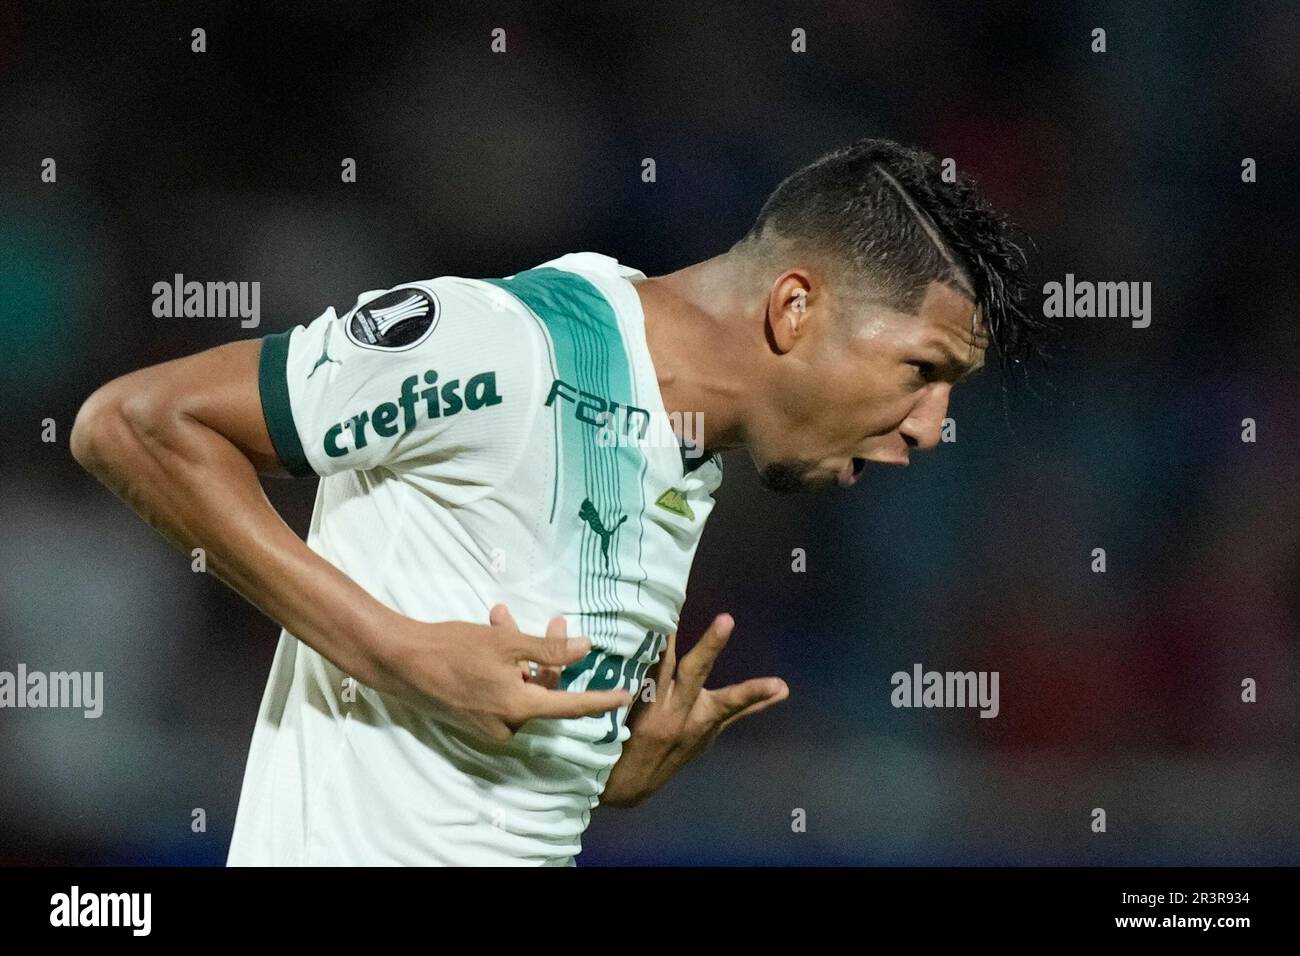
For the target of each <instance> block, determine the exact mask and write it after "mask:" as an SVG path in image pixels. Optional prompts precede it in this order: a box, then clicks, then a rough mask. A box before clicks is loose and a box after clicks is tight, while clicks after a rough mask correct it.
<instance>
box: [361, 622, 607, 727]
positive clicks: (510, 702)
mask: <svg viewBox="0 0 1300 956" xmlns="http://www.w3.org/2000/svg"><path fill="white" fill-rule="evenodd" d="M403 621H404V622H405V623H404V625H403V627H402V631H403V633H402V634H400V635H399V636H398V637H397V639H396V640H395V641H394V644H393V648H394V649H393V650H392V652H391V653H390V655H389V667H388V668H387V669H388V671H389V673H390V674H391V675H392V678H393V683H394V684H396V685H397V686H396V687H393V688H379V689H381V690H388V691H389V692H390V693H395V694H396V696H399V697H401V698H402V699H404V700H408V701H413V702H423V703H425V704H427V703H428V702H429V701H433V702H434V703H435V704H436V705H438V706H437V709H438V710H440V711H445V712H446V716H448V717H450V718H451V719H453V720H454V721H455V722H456V723H457V724H459V725H461V726H464V727H466V728H467V729H470V730H472V731H474V732H477V733H479V734H481V735H483V736H486V737H489V738H490V739H492V740H499V741H506V740H509V739H510V738H511V737H512V736H513V735H514V733H515V731H517V730H518V729H519V728H520V727H521V726H522V725H523V724H524V723H525V722H526V721H529V720H532V719H533V718H535V717H586V716H589V715H599V714H603V713H606V712H608V711H611V710H614V709H616V708H618V707H625V706H627V704H629V703H630V702H631V700H632V696H631V694H629V693H628V692H627V691H625V690H604V691H583V692H582V693H569V692H568V691H562V690H555V689H552V688H548V687H547V686H545V683H543V682H540V681H534V680H530V679H529V668H527V667H526V666H522V669H521V664H522V665H526V663H527V662H528V661H532V662H534V663H536V664H537V665H538V670H539V673H541V672H542V669H543V668H545V669H547V670H546V673H552V672H553V673H554V674H555V675H557V681H556V682H557V683H558V674H559V672H560V671H562V670H563V669H564V668H565V667H566V666H567V665H569V664H573V663H575V662H577V661H580V660H582V658H583V657H585V656H586V655H587V652H588V651H590V650H591V641H589V640H587V638H585V637H566V636H565V630H564V619H563V618H557V619H556V620H552V621H551V623H550V625H549V626H548V627H547V636H546V637H544V638H543V637H531V636H529V635H526V634H523V633H521V632H520V630H519V628H518V627H517V626H516V625H515V621H514V618H512V617H511V616H510V611H509V610H508V609H507V608H506V606H505V605H504V604H498V605H497V606H496V607H494V608H492V611H491V613H490V614H489V616H488V626H487V627H484V626H482V625H480V624H469V623H465V622H460V621H453V622H449V623H444V624H426V623H423V622H420V621H414V620H410V619H403Z"/></svg>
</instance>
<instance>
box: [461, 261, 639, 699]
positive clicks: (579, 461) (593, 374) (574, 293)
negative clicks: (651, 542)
mask: <svg viewBox="0 0 1300 956" xmlns="http://www.w3.org/2000/svg"><path fill="white" fill-rule="evenodd" d="M485 281H487V282H490V283H492V284H493V285H495V286H497V287H499V288H501V289H504V290H505V291H507V292H509V293H510V294H511V295H513V296H514V297H515V298H517V299H519V301H521V302H522V303H524V305H526V306H528V308H529V309H530V310H531V311H532V312H533V314H534V315H536V316H537V317H538V318H539V319H540V320H541V322H542V324H543V325H544V326H545V327H546V331H547V333H548V336H547V337H548V338H549V340H550V342H551V345H552V348H553V349H554V355H555V365H556V375H557V376H558V378H559V379H560V381H562V382H565V383H567V384H568V385H570V386H573V387H576V388H578V389H581V390H582V391H585V392H590V393H591V394H592V395H597V396H601V397H603V398H608V399H612V400H614V401H617V402H619V403H620V404H627V403H631V402H632V401H633V400H634V399H635V393H634V391H633V385H632V375H631V370H630V365H629V358H628V354H627V351H626V348H625V343H624V341H623V332H622V329H621V328H620V327H619V324H618V317H617V316H616V315H615V314H614V310H613V308H612V307H611V306H610V304H609V302H608V300H606V298H605V297H604V296H603V295H602V294H601V293H600V290H598V289H597V288H596V287H595V286H594V285H592V284H591V283H590V282H589V281H587V280H586V279H584V278H583V277H582V276H580V275H577V274H575V273H572V272H565V271H564V270H561V269H551V268H542V269H530V270H528V271H527V272H521V273H519V274H518V275H516V276H514V277H512V278H509V279H488V280H485ZM552 408H553V411H554V413H555V415H556V419H555V421H556V426H555V427H556V432H557V435H558V442H557V448H556V462H555V476H556V483H557V484H556V488H555V490H554V495H553V499H554V502H555V503H556V504H554V505H553V507H552V522H559V525H558V527H559V528H560V529H562V532H563V533H572V534H576V535H581V544H580V546H579V548H578V554H579V562H578V568H577V569H576V571H577V575H578V603H579V608H580V612H581V615H582V618H583V621H582V626H583V630H582V634H583V635H584V636H586V637H589V638H591V642H592V648H593V654H596V653H598V652H599V651H601V650H607V649H609V648H610V647H612V646H613V642H614V638H615V635H616V634H617V618H618V616H619V615H620V614H621V613H622V611H623V610H624V609H625V608H626V604H625V602H624V600H623V597H622V595H621V594H620V593H619V592H620V587H619V585H620V583H621V584H623V586H624V587H625V588H628V589H630V591H631V593H633V594H635V593H636V591H637V589H638V588H639V586H640V580H643V579H644V576H645V573H644V568H642V569H641V578H640V579H636V578H629V579H627V580H626V581H625V580H624V579H623V578H622V555H623V553H624V548H623V547H622V546H621V538H622V534H621V532H620V531H619V530H618V529H619V526H620V525H622V524H623V523H624V522H625V521H626V520H631V519H635V520H636V521H637V523H638V524H641V523H642V521H643V514H644V511H645V494H644V489H643V486H642V474H643V472H644V467H645V456H644V454H643V453H642V451H641V449H639V448H637V447H633V446H631V445H629V444H627V443H623V442H619V443H615V444H608V443H607V444H602V443H601V442H600V441H599V440H598V436H599V435H600V429H599V428H598V427H594V426H592V425H591V424H589V423H584V422H582V421H579V420H578V419H577V418H576V416H575V414H574V409H575V406H574V405H572V404H569V403H566V402H564V401H561V400H556V401H555V402H554V404H553V406H552ZM588 502H589V503H590V506H589V507H588V506H587V503H588ZM630 527H631V526H630V525H629V530H630ZM602 545H604V547H602ZM637 551H638V549H637V548H631V547H629V548H628V549H627V552H626V553H628V554H629V555H632V556H634V557H633V561H634V562H636V561H637V559H636V557H635V556H636V555H637ZM584 664H585V662H584V663H580V664H578V665H574V667H573V668H571V669H570V672H571V673H570V674H569V676H570V679H572V677H573V676H576V675H577V674H579V673H581V672H582V670H584V669H586V668H585V666H584Z"/></svg>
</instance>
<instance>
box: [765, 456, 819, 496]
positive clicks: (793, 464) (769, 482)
mask: <svg viewBox="0 0 1300 956" xmlns="http://www.w3.org/2000/svg"><path fill="white" fill-rule="evenodd" d="M758 476H759V480H760V481H761V482H762V484H763V487H764V488H767V489H768V490H769V491H775V492H777V493H778V494H782V495H802V494H808V493H809V492H813V491H823V490H825V489H827V488H833V487H835V485H836V484H838V474H837V472H836V471H834V470H832V469H827V468H826V467H824V466H822V465H820V464H818V463H817V462H810V461H800V460H785V461H770V462H768V463H767V464H765V465H760V466H759V469H758Z"/></svg>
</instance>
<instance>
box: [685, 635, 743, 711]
mask: <svg viewBox="0 0 1300 956" xmlns="http://www.w3.org/2000/svg"><path fill="white" fill-rule="evenodd" d="M735 626H736V622H735V621H734V620H733V619H732V617H731V615H730V614H719V615H718V616H717V617H715V618H714V619H713V623H712V624H710V625H709V629H708V630H707V631H705V632H704V636H703V637H701V638H700V639H699V641H698V642H697V643H696V645H695V646H694V647H692V648H691V651H690V653H689V654H687V655H686V656H685V657H683V658H682V662H681V664H680V665H679V666H678V668H677V686H676V687H674V688H673V696H674V697H675V698H677V706H684V707H689V706H690V705H691V704H693V703H695V698H696V697H698V696H699V693H700V688H701V687H703V686H704V682H705V680H707V679H708V676H709V672H710V671H711V670H713V665H714V664H715V663H716V662H717V660H718V655H719V654H721V653H722V649H723V648H724V647H726V646H727V639H728V638H729V637H731V631H732V629H733V628H734V627H735Z"/></svg>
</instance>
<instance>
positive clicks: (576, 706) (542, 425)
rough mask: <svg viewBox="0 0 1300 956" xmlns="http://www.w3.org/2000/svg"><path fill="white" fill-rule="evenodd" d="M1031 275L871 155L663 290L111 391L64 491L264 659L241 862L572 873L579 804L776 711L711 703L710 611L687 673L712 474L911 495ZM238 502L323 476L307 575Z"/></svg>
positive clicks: (375, 335) (967, 196) (517, 311)
mask: <svg viewBox="0 0 1300 956" xmlns="http://www.w3.org/2000/svg"><path fill="white" fill-rule="evenodd" d="M1024 267H1025V263H1024V257H1023V255H1022V253H1021V250H1020V248H1019V247H1018V246H1017V245H1016V244H1015V243H1014V242H1013V240H1012V233H1011V232H1010V231H1009V227H1008V226H1007V225H1006V224H1005V222H1004V221H1003V220H1002V219H1001V218H999V217H998V216H997V215H995V214H994V213H993V212H992V211H991V210H990V208H989V207H988V205H987V203H986V202H985V201H984V200H983V199H981V198H980V197H979V196H978V194H977V193H976V191H975V190H974V187H973V186H972V185H971V184H970V183H969V182H968V181H966V180H965V179H960V180H959V181H957V182H952V183H950V182H946V181H945V180H944V178H943V176H942V175H941V168H940V166H939V164H938V163H937V161H936V160H935V159H934V158H933V157H931V156H928V155H925V154H923V153H920V152H916V151H913V150H910V149H906V148H903V147H901V146H898V145H897V144H894V143H891V142H888V141H882V140H864V141H861V142H858V143H856V144H854V145H852V146H850V147H847V148H844V149H841V150H838V151H836V152H833V153H831V154H829V155H827V156H825V157H823V158H821V159H819V160H817V161H816V162H814V163H812V164H811V165H809V166H807V167H805V168H803V169H801V170H799V171H798V172H796V173H794V174H793V175H792V176H790V177H789V178H788V179H787V180H786V181H785V182H783V183H782V184H781V185H780V186H779V187H778V188H777V189H776V191H775V192H773V194H772V195H771V197H770V198H769V199H768V201H767V203H766V204H765V205H764V207H763V209H762V211H761V212H760V214H759V216H758V218H757V220H756V221H755V223H754V225H753V227H752V228H751V230H750V231H749V233H748V234H747V235H746V236H745V237H744V238H743V239H741V240H740V241H739V242H738V243H736V244H735V245H734V246H732V247H731V249H730V250H728V251H727V252H725V253H723V254H721V255H719V256H716V257H715V258H712V259H709V260H707V261H705V262H701V263H698V264H696V265H692V266H689V267H687V268H684V269H682V270H680V271H678V272H674V273H672V274H670V275H666V276H662V277H657V278H647V277H646V276H645V275H644V274H642V273H641V272H639V271H637V270H635V269H632V268H628V267H626V266H623V265H620V264H619V263H617V262H616V261H615V260H613V259H610V258H608V257H606V256H602V255H597V254H593V253H577V254H571V255H566V256H563V257H561V258H559V259H555V260H554V261H551V262H547V263H545V264H543V265H540V266H537V267H536V268H532V269H528V270H527V271H524V272H520V273H519V274H517V275H514V276H510V277H508V278H505V279H491V280H478V279H464V278H455V277H449V276H448V277H442V278H436V279H430V280H421V281H416V282H408V283H403V284H401V285H398V286H396V287H394V288H393V289H391V290H388V291H377V292H366V293H363V294H362V295H361V296H360V297H359V299H358V301H357V303H356V305H355V306H354V307H353V308H352V309H351V310H350V311H348V312H347V313H346V314H344V315H341V316H340V315H336V314H335V312H334V310H333V309H328V310H326V311H325V313H324V314H323V315H321V316H320V317H319V318H317V319H315V320H314V321H312V322H311V323H309V324H308V325H306V326H299V327H296V328H294V329H292V330H291V331H288V332H283V333H280V334H277V335H270V336H267V337H266V338H264V339H261V340H252V341H240V342H234V343H231V344H228V345H224V346H221V347H218V348H214V349H211V350H208V351H205V352H201V353H199V354H196V355H192V356H189V357H187V358H182V359H178V360H176V361H172V362H167V363H164V364H162V365H159V366H156V367H153V368H147V369H144V370H142V371H138V372H135V373H132V374H130V375H126V376H124V377H122V378H119V379H117V380H115V381H112V382H110V383H108V384H107V385H105V386H103V387H102V388H100V389H99V390H98V391H97V392H95V393H94V395H92V396H91V397H90V398H89V399H88V400H87V402H86V403H85V405H84V407H83V408H82V409H81V412H80V413H79V415H78V417H77V421H76V425H75V427H74V430H73V435H72V449H73V454H74V455H75V456H76V458H77V460H78V461H79V462H81V463H82V464H83V465H84V466H85V467H86V468H88V469H89V470H90V471H91V472H92V473H94V474H95V475H96V476H97V477H99V478H100V480H102V481H103V482H104V483H105V484H107V485H108V486H109V487H110V488H111V489H113V491H115V492H116V493H117V494H118V495H120V496H121V497H122V498H123V499H125V500H126V502H127V503H128V504H130V505H131V507H133V508H134V509H135V510H136V511H137V512H139V513H140V515H141V516H142V517H143V518H144V519H145V520H147V521H148V522H150V523H151V524H152V525H153V526H154V527H156V528H157V529H159V530H160V531H161V532H162V533H163V534H165V535H166V536H167V537H169V538H170V539H171V540H172V541H174V542H175V543H177V544H178V545H180V546H181V547H182V548H184V549H186V550H189V549H191V548H194V547H202V548H205V549H206V551H207V554H208V560H209V563H210V567H211V568H213V570H214V571H215V572H216V573H217V574H218V575H219V576H220V577H221V578H222V580H224V581H225V582H227V583H228V584H229V585H230V586H232V587H234V588H235V589H237V590H238V591H239V592H240V593H241V594H243V595H244V596H245V597H247V598H248V599H249V600H250V601H252V602H253V603H254V604H256V605H257V606H258V607H259V608H261V609H262V610H263V611H265V612H266V613H267V614H268V615H269V616H271V617H272V618H274V619H275V620H276V621H278V622H279V623H280V624H281V625H283V628H284V630H283V631H282V632H281V635H280V643H279V646H278V648H277V650H276V654H275V660H274V663H273V664H272V668H271V675H270V679H269V681H268V683H267V687H266V692H265V695H264V697H263V700H262V705H261V709H260V712H259V714H258V717H257V723H256V728H255V730H254V733H253V740H252V747H251V752H250V754H249V758H248V765H247V771H246V774H245V777H244V783H243V791H242V794H241V797H240V803H239V811H238V815H237V819H236V824H235V832H234V839H233V843H232V846H231V849H230V856H229V862H230V863H231V864H232V865H237V864H384V863H394V864H509V863H531V864H549V865H567V864H572V862H573V858H574V856H575V855H576V854H577V853H578V852H579V850H580V838H581V835H582V832H583V830H584V829H585V827H586V826H587V823H588V821H589V819H590V813H591V811H592V809H593V808H595V806H596V805H597V803H598V802H599V801H600V800H601V799H602V795H603V800H604V801H605V802H607V803H615V804H631V803H635V802H637V801H638V800H640V799H643V798H644V797H645V796H646V795H647V794H649V793H650V792H652V791H654V790H655V789H657V788H658V787H659V786H661V785H662V784H663V783H664V781H665V780H666V779H668V778H669V777H670V776H671V775H672V773H674V772H675V771H676V770H677V769H678V768H679V767H680V766H681V765H682V764H683V763H684V762H685V761H687V760H689V759H690V758H692V757H693V756H695V755H696V754H697V753H699V752H700V751H701V750H702V749H703V748H704V747H706V746H707V745H708V744H709V743H710V742H711V741H712V739H713V738H714V737H715V736H716V735H717V733H718V732H719V731H720V730H721V729H722V728H724V727H725V726H727V725H728V724H729V723H730V722H732V721H735V720H736V719H738V718H740V717H743V716H746V715H749V714H753V713H757V712H758V711H760V710H762V709H764V708H766V707H768V706H770V705H772V704H774V703H776V702H779V701H780V700H783V699H784V698H785V697H786V696H787V694H788V690H787V687H786V685H785V683H784V682H783V681H781V680H779V679H777V678H763V679H755V680H750V681H746V682H744V683H742V684H738V685H735V686H732V687H726V688H722V689H720V690H713V691H710V690H705V689H704V687H703V685H704V681H705V678H706V677H707V675H708V673H709V670H710V668H711V666H712V664H713V662H714V660H715V659H716V657H717V655H718V653H719V652H720V651H721V649H722V647H723V645H724V644H725V643H726V641H727V639H728V637H729V636H730V633H731V629H732V626H733V622H732V620H731V618H730V617H728V616H727V615H720V616H718V617H717V618H716V619H715V620H714V622H713V625H712V626H711V627H710V629H709V630H708V632H707V633H706V634H705V635H704V636H703V638H702V639H701V640H700V641H699V642H698V643H697V645H696V647H695V648H694V649H693V650H692V652H691V653H690V654H687V655H685V656H684V657H683V658H682V660H681V661H680V662H678V661H677V660H676V655H675V649H674V634H675V631H676V628H677V622H678V618H679V615H680V612H681V608H682V604H683V601H684V600H685V586H686V580H687V576H688V573H689V571H690V566H691V560H692V557H693V555H694V553H695V549H696V546H697V544H698V542H699V539H700V534H701V531H702V530H703V527H704V524H705V522H706V521H707V519H708V516H709V513H710V511H711V510H712V507H713V498H712V495H713V492H714V490H715V489H716V488H717V487H718V484H719V482H720V480H721V477H722V471H721V463H720V461H719V458H718V454H717V453H718V452H719V451H721V450H723V449H730V448H744V449H746V450H747V451H748V452H749V454H750V456H751V457H752V458H753V460H754V461H755V463H756V464H757V466H758V468H759V470H760V472H761V474H762V477H763V479H764V481H765V482H766V484H767V485H768V486H770V487H772V488H774V489H776V490H778V491H783V492H794V491H803V490H807V489H814V488H819V487H823V486H828V485H837V484H838V485H841V486H849V485H852V484H853V483H854V482H855V481H857V480H858V477H859V475H860V474H861V473H862V471H863V469H864V467H865V466H866V464H867V463H868V462H880V463H886V464H897V465H905V464H907V461H908V457H909V455H910V454H911V452H912V451H913V449H927V448H931V447H933V446H934V445H935V444H936V443H937V442H938V441H939V435H940V429H941V425H942V422H943V419H944V417H945V415H946V413H947V408H948V398H949V393H950V392H951V390H952V388H953V386H954V385H955V384H956V383H957V382H958V381H959V380H961V379H962V378H964V377H965V376H966V375H968V374H970V373H971V372H973V371H975V370H976V369H977V368H979V366H980V365H981V363H982V362H983V357H984V353H985V350H986V348H987V346H988V345H989V343H990V342H991V343H993V344H994V346H995V348H996V349H997V350H998V351H999V352H1000V353H1001V355H1002V357H1003V358H1004V359H1005V360H1008V361H1011V362H1015V361H1018V360H1019V359H1020V358H1022V357H1023V356H1024V355H1025V354H1027V351H1028V349H1029V348H1030V347H1031V346H1032V343H1033V339H1034V335H1035V333H1036V332H1037V331H1038V327H1039V322H1038V320H1035V319H1033V318H1031V317H1030V316H1028V315H1027V314H1026V313H1025V311H1024V310H1023V308H1022V304H1021V303H1022V298H1023V293H1024V290H1025V278H1024ZM696 416H698V417H699V418H698V420H700V421H702V423H703V428H702V434H699V435H696V436H693V438H694V439H695V440H692V441H683V442H679V441H677V440H676V438H674V440H671V441H665V440H662V438H663V436H665V435H670V434H671V435H674V436H680V437H683V438H685V437H687V436H685V435H684V434H683V432H684V431H685V429H684V427H683V424H682V423H683V422H686V421H693V420H696V418H695V417H696ZM674 423H675V424H676V426H677V427H676V428H674V427H673V425H674ZM259 472H261V473H263V474H280V473H285V472H287V473H288V474H290V475H297V476H313V475H315V476H319V477H320V479H321V481H320V483H319V485H318V489H317V496H316V506H315V512H314V514H313V516H312V521H311V528H310V531H309V533H308V536H307V541H306V543H304V542H303V541H302V540H301V539H299V538H298V537H297V535H295V534H294V533H293V532H292V531H291V530H290V529H289V528H288V527H287V526H286V525H285V523H284V522H283V521H282V520H281V519H280V518H279V516H278V515H277V514H276V512H275V511H274V509H273V508H272V507H271V505H270V503H269V502H268V501H267V499H266V497H265V495H264V494H263V492H262V489H261V487H260V485H259V481H258V473H259ZM651 674H652V675H653V676H655V677H656V681H655V684H654V685H649V684H647V683H646V677H647V675H651ZM643 686H644V687H645V688H646V690H647V693H646V694H642V693H641V691H642V688H643ZM651 686H653V689H654V693H653V695H651V694H649V693H648V691H649V689H650V687H651ZM642 697H644V698H645V699H642ZM651 698H652V699H651ZM629 711H632V713H631V715H630V716H629Z"/></svg>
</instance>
